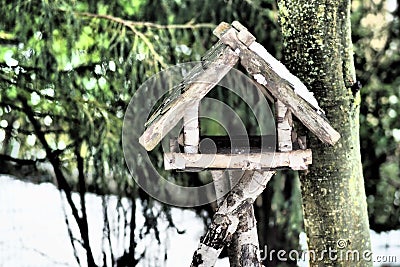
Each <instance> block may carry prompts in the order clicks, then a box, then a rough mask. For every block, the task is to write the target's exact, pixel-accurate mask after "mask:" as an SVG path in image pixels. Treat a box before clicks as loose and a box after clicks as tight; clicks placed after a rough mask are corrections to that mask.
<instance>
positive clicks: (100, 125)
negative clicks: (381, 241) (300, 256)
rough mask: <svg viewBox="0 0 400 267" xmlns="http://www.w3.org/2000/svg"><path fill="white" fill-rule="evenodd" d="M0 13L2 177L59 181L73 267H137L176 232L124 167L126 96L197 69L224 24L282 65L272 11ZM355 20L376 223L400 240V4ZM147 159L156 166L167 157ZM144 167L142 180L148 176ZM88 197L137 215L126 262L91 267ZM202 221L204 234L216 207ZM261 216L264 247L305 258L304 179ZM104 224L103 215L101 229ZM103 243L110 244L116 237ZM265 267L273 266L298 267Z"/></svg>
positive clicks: (121, 258)
mask: <svg viewBox="0 0 400 267" xmlns="http://www.w3.org/2000/svg"><path fill="white" fill-rule="evenodd" d="M1 6H2V9H1V11H0V12H1V17H2V20H1V21H0V88H1V92H0V116H1V117H0V141H1V147H0V172H1V173H3V174H11V175H14V176H15V177H18V178H19V179H22V180H25V181H33V182H48V181H50V182H54V183H56V184H57V185H58V187H59V188H60V190H62V191H63V192H65V199H66V201H67V202H68V204H69V206H70V208H71V211H72V214H73V218H74V222H71V221H70V222H69V223H70V224H72V223H76V224H77V225H78V226H79V229H80V236H72V235H71V243H72V245H73V246H74V248H75V251H77V250H79V249H80V248H78V247H80V246H82V247H83V248H84V249H85V251H86V252H87V253H86V256H85V257H84V258H83V257H82V255H77V254H76V258H77V261H78V262H86V263H87V265H89V266H114V265H117V266H134V265H135V264H136V263H137V262H138V261H140V258H141V256H140V255H137V253H136V254H135V248H136V246H137V243H138V242H140V239H141V237H143V236H144V235H145V234H149V233H153V234H154V236H155V238H158V234H157V233H158V229H157V220H158V218H159V216H160V214H164V215H165V218H167V219H168V220H169V222H170V226H171V227H174V223H173V220H172V218H171V216H170V213H169V207H166V206H162V205H161V206H158V204H156V203H155V201H153V200H152V199H151V198H149V197H148V196H147V195H146V194H145V193H144V192H142V191H141V190H140V189H139V188H137V187H136V186H135V183H134V181H133V179H132V177H130V174H129V172H128V170H127V168H126V166H125V162H124V158H123V151H122V146H121V128H122V120H123V116H124V111H125V109H126V106H127V104H128V103H129V100H130V98H131V96H132V95H133V94H134V93H135V90H136V89H137V88H138V87H139V86H140V84H142V83H143V82H144V81H145V80H146V79H148V78H149V77H151V75H153V74H155V73H157V72H158V71H160V70H162V69H165V68H167V67H168V66H171V65H174V64H176V63H180V62H187V61H194V60H200V59H201V56H202V55H203V54H204V52H205V51H206V50H207V49H208V48H210V47H211V45H212V44H213V43H214V42H216V40H217V39H216V38H215V37H213V35H212V29H213V28H214V27H215V25H217V24H218V23H219V22H221V21H227V22H231V21H233V20H239V21H240V22H242V23H243V24H244V25H245V26H247V27H248V28H249V29H250V31H251V32H252V33H253V34H254V35H255V36H256V37H257V40H258V41H259V42H260V43H262V44H263V45H264V46H265V47H266V48H267V49H268V51H269V52H270V53H271V54H272V55H274V56H275V57H277V58H281V37H280V29H279V26H278V19H277V16H278V12H277V6H276V2H275V1H273V0H254V1H239V0H227V1H190V0H162V1H153V0H117V1H111V2H110V1H104V0H103V1H102V0H100V1H92V0H88V1H58V0H57V1H41V0H32V1H22V0H16V1H13V2H12V3H10V2H9V1H4V0H2V1H1ZM352 10H353V14H352V23H353V42H354V45H355V63H356V68H357V76H358V79H359V80H360V81H361V83H362V84H363V88H362V89H361V90H362V98H363V101H362V104H361V113H362V114H361V120H360V123H361V144H362V156H363V163H364V176H365V180H366V190H367V196H368V204H369V214H370V224H371V227H372V229H374V230H377V231H386V230H390V229H398V228H399V225H400V224H399V218H400V214H399V213H400V207H399V206H400V179H399V176H400V173H399V172H400V170H399V163H400V162H399V161H400V160H399V153H400V122H399V119H398V114H399V112H400V104H399V101H398V100H399V97H400V78H399V71H400V68H399V66H398V65H399V53H398V51H399V45H400V40H399V23H400V22H399V8H398V2H395V1H392V0H390V1H389V0H386V1H385V0H376V1H370V2H365V1H353V7H352ZM227 101H228V100H227ZM152 157H153V159H154V161H155V162H161V154H160V153H158V154H157V153H153V154H152ZM140 164H141V163H140V162H138V165H137V168H138V170H139V169H144V168H140V167H141V165H140ZM163 174H164V175H165V176H168V177H169V179H175V180H176V179H177V180H178V181H177V182H179V183H184V184H187V185H196V184H199V183H200V182H201V180H200V179H198V177H197V175H196V174H192V176H194V177H191V178H190V179H188V176H184V175H176V174H175V173H167V172H165V173H163ZM143 175H146V173H143ZM54 178H55V180H53V179H54ZM72 192H79V195H80V200H79V201H75V200H73V199H72V197H71V196H72ZM86 192H92V193H96V194H98V195H101V196H106V195H108V194H115V195H117V196H118V197H120V198H123V197H127V198H129V199H130V200H131V201H130V213H129V214H131V215H130V216H127V214H128V213H126V214H123V216H125V217H127V218H125V220H126V222H127V224H129V227H127V228H126V238H127V244H129V245H127V246H126V247H124V250H123V251H113V250H112V249H110V247H111V245H109V246H108V249H106V248H107V245H106V246H104V252H103V255H104V256H103V262H102V263H99V262H95V261H94V259H93V255H92V249H91V247H90V243H89V240H88V239H89V237H88V234H87V232H88V229H90V225H88V222H87V218H86V212H85V209H86V206H85V194H86ZM135 200H139V201H141V203H142V206H143V210H142V212H143V214H144V216H145V227H144V229H138V230H139V233H140V234H136V235H135V233H134V229H135V227H136V224H135V210H136V205H135ZM104 205H107V198H106V197H105V198H104ZM154 206H157V207H160V208H158V209H154ZM196 210H197V212H198V214H199V215H200V216H202V217H203V219H204V221H205V223H208V222H209V218H210V217H211V215H212V209H211V207H210V206H205V207H200V208H197V209H196ZM256 215H257V217H258V222H259V224H258V225H259V232H260V234H259V236H260V246H261V247H264V245H267V246H268V249H269V250H271V249H275V250H277V249H293V248H298V237H299V233H300V232H301V231H302V212H301V203H300V193H299V181H298V177H297V174H295V173H292V172H284V173H281V174H280V175H278V176H276V177H274V179H273V180H272V181H271V183H270V184H269V186H268V188H267V189H266V190H265V192H264V193H263V195H262V196H261V197H260V198H259V199H258V200H257V202H256ZM121 216H122V215H121ZM123 216H122V217H123ZM108 220H110V218H108V217H107V216H104V221H105V226H107V225H109V222H108ZM104 235H105V239H104V240H106V241H107V242H111V241H110V240H111V238H110V229H108V231H104ZM76 240H78V241H76ZM159 242H162V240H159ZM266 261H269V264H270V265H269V266H276V265H278V264H281V265H282V266H289V265H292V266H294V265H295V262H291V263H290V262H285V263H279V262H278V260H277V259H275V258H274V259H272V260H270V259H267V260H266Z"/></svg>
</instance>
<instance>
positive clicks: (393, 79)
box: [352, 1, 400, 231]
mask: <svg viewBox="0 0 400 267" xmlns="http://www.w3.org/2000/svg"><path fill="white" fill-rule="evenodd" d="M389 3H391V2H390V1H375V2H365V1H354V2H353V17H352V22H353V25H357V26H355V27H353V39H354V46H355V64H356V68H357V77H358V79H359V80H360V81H361V83H362V84H363V85H364V87H363V88H362V89H361V96H362V101H361V116H360V124H361V129H360V135H361V136H360V138H361V155H362V158H363V169H364V176H365V182H366V191H367V196H368V207H369V214H370V225H371V228H372V229H374V230H376V231H386V230H391V229H398V227H399V218H400V203H399V194H400V174H399V170H398V166H399V165H400V136H399V133H400V131H399V129H400V121H399V114H400V103H399V98H400V90H399V88H400V79H399V78H398V77H399V68H398V66H399V63H400V55H399V53H398V51H399V47H400V41H399V40H400V39H399V34H400V33H399V24H400V21H399V7H397V9H395V6H389ZM392 4H393V3H392Z"/></svg>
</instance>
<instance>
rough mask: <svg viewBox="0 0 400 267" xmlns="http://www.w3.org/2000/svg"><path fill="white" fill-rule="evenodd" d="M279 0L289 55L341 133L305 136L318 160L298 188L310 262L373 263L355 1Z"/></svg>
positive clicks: (292, 67)
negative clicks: (330, 137) (331, 138)
mask: <svg viewBox="0 0 400 267" xmlns="http://www.w3.org/2000/svg"><path fill="white" fill-rule="evenodd" d="M278 5H279V13H280V23H281V27H282V34H283V41H284V43H283V44H284V54H285V58H284V60H285V63H286V65H287V66H288V68H289V69H290V71H292V72H293V73H294V74H295V75H297V76H298V77H299V78H300V79H301V80H302V81H303V82H304V83H305V84H306V85H307V87H308V88H309V89H310V90H311V91H313V92H314V93H315V96H316V98H317V100H318V101H319V104H320V106H321V107H322V109H324V110H325V111H326V116H327V119H328V120H329V121H330V122H331V124H332V126H333V127H334V128H335V129H336V130H337V131H339V133H340V134H341V136H342V138H341V139H340V140H339V142H338V143H337V144H336V145H335V146H333V147H331V146H326V145H324V144H322V143H321V142H320V141H318V140H317V138H315V136H313V135H312V134H309V136H308V138H309V147H310V148H311V149H312V151H313V164H312V165H311V166H310V167H309V172H308V173H303V174H302V175H301V190H302V196H303V209H304V224H305V230H306V233H307V236H308V247H309V251H310V253H309V255H310V265H311V266H372V263H371V261H370V260H369V259H370V257H371V255H370V253H369V251H370V237H369V224H368V214H367V205H366V197H365V190H364V181H363V176H362V166H361V157H360V145H359V103H360V95H359V92H356V90H351V89H352V86H353V85H354V84H356V80H355V70H354V64H353V55H352V43H351V26H350V1H349V0H347V1H333V0H327V1H317V0H309V1H300V0H281V1H279V3H278ZM314 253H315V254H314ZM357 257H358V258H359V260H357Z"/></svg>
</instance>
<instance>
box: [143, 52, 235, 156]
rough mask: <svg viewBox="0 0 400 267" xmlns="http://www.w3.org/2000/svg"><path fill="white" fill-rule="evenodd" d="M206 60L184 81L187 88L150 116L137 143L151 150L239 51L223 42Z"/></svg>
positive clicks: (222, 75)
mask: <svg viewBox="0 0 400 267" xmlns="http://www.w3.org/2000/svg"><path fill="white" fill-rule="evenodd" d="M208 55H209V61H208V62H206V63H199V65H198V66H196V67H195V69H197V70H198V71H197V73H196V75H193V78H191V79H189V81H186V82H185V84H187V86H186V88H185V89H184V90H183V93H182V94H181V95H178V96H177V97H176V98H175V99H174V101H171V102H169V103H168V105H166V106H164V107H162V109H161V110H158V111H157V114H156V115H154V116H151V118H152V117H153V118H152V121H151V123H149V124H148V125H149V127H148V128H147V129H146V130H145V132H144V133H143V134H142V136H141V137H140V138H139V143H140V144H141V145H142V146H143V147H144V148H145V149H146V150H148V151H150V150H152V149H153V148H154V147H155V146H156V145H157V144H158V143H159V142H160V141H161V140H162V138H164V137H165V135H166V134H167V133H168V132H169V131H170V130H172V128H173V127H174V126H175V125H176V124H177V123H178V122H179V120H181V119H182V117H183V115H184V111H185V109H187V108H188V107H190V106H192V105H195V104H196V103H197V102H198V101H200V100H201V99H202V98H203V97H204V96H205V95H206V94H207V93H208V92H209V91H210V90H211V89H212V88H213V87H214V86H215V85H216V84H218V82H219V81H220V80H221V79H222V78H223V77H224V76H225V75H226V74H227V73H228V72H229V70H230V69H231V68H232V67H233V66H234V65H235V64H236V63H237V61H238V59H239V58H238V55H237V54H236V53H235V52H234V51H232V50H231V49H230V48H229V47H227V46H224V47H222V49H221V48H220V49H219V50H218V51H215V53H214V51H209V52H208Z"/></svg>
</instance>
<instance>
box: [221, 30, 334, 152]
mask: <svg viewBox="0 0 400 267" xmlns="http://www.w3.org/2000/svg"><path fill="white" fill-rule="evenodd" d="M217 33H218V35H217V37H219V38H220V40H221V42H223V43H225V44H227V45H229V46H230V47H231V48H232V49H234V50H235V51H237V52H238V53H239V56H240V63H241V64H242V65H243V66H244V67H245V68H246V70H247V72H248V73H249V74H250V75H251V76H252V77H253V78H254V79H255V80H256V81H257V82H258V83H259V84H261V85H262V86H264V87H266V88H267V89H268V91H269V92H270V93H271V94H272V95H273V96H274V97H275V98H276V99H278V100H280V101H281V102H282V103H283V104H284V105H285V106H287V107H288V108H289V110H290V111H291V112H292V113H293V114H294V115H295V116H296V117H297V118H298V119H299V120H300V121H301V122H302V123H303V124H304V125H305V126H306V127H307V128H308V129H309V130H310V131H311V132H313V133H314V134H315V135H316V136H317V137H318V138H319V139H320V140H321V141H322V142H324V143H327V144H330V145H334V144H335V143H336V142H337V141H338V140H339V139H340V134H339V133H338V132H337V131H336V130H335V129H333V128H332V126H331V125H330V124H329V122H328V121H327V120H326V118H324V117H323V116H321V114H322V113H323V112H322V111H321V110H319V109H318V103H313V102H312V101H311V102H312V103H313V106H314V108H316V109H314V108H313V107H311V106H310V104H309V103H308V102H307V101H305V100H304V99H303V98H302V97H300V96H299V95H297V94H296V92H295V91H297V92H299V91H300V92H303V91H304V88H305V86H304V84H303V83H301V81H300V80H299V79H298V78H297V77H295V76H294V75H293V74H290V77H292V78H291V79H289V80H288V79H287V78H286V77H285V75H286V74H287V73H288V70H287V69H286V68H285V66H284V65H283V64H282V63H280V62H279V61H277V60H276V59H275V58H274V57H272V56H271V55H270V54H269V53H268V52H266V50H265V49H264V50H263V51H258V50H259V48H260V46H261V45H259V44H258V45H257V46H255V45H254V44H257V43H256V42H253V44H251V45H250V46H249V48H252V49H253V50H255V51H253V50H251V49H249V48H248V46H247V44H245V43H243V42H242V41H240V40H239V38H238V31H237V30H235V29H234V28H232V27H231V28H228V27H226V25H225V27H224V31H220V32H217ZM266 55H268V56H266ZM279 70H284V71H283V73H280V71H279ZM293 77H294V78H293ZM310 94H311V93H310ZM311 96H312V94H311Z"/></svg>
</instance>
